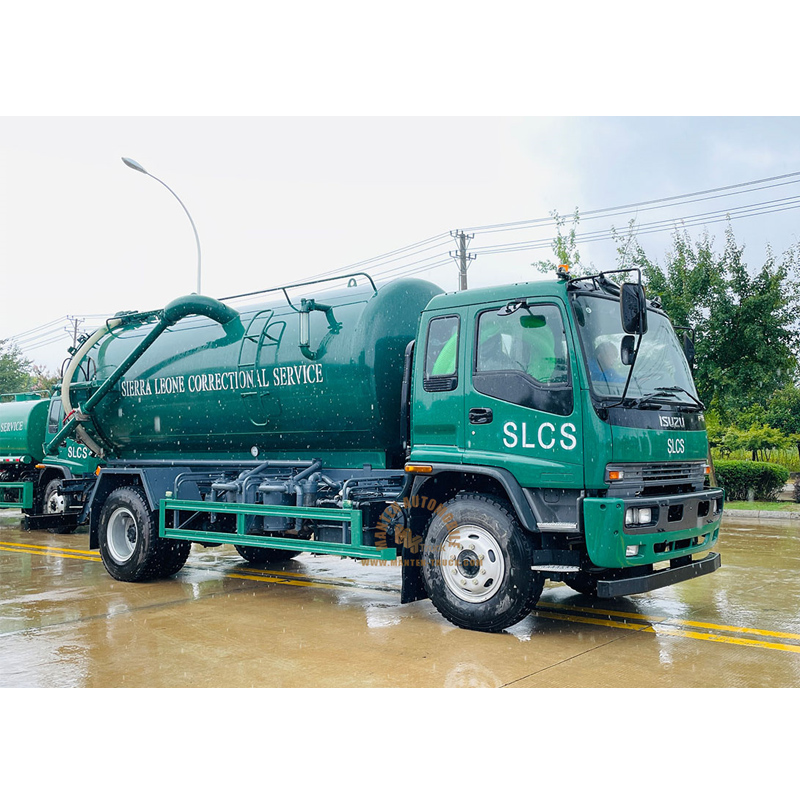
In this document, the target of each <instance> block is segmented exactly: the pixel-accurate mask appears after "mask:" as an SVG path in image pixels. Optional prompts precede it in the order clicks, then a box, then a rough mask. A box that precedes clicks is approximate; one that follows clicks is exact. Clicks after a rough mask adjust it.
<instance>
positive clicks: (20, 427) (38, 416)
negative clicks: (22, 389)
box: [0, 398, 49, 463]
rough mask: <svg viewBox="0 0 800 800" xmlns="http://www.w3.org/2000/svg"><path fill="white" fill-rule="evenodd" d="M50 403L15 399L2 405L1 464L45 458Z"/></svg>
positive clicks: (0, 425) (0, 424)
mask: <svg viewBox="0 0 800 800" xmlns="http://www.w3.org/2000/svg"><path fill="white" fill-rule="evenodd" d="M48 404H49V401H48V400H41V399H38V398H37V399H36V400H16V401H12V402H9V403H0V461H2V460H3V459H14V460H16V459H22V460H23V461H25V462H26V463H30V462H32V461H41V460H42V458H44V450H43V447H44V437H45V426H46V424H47V407H48Z"/></svg>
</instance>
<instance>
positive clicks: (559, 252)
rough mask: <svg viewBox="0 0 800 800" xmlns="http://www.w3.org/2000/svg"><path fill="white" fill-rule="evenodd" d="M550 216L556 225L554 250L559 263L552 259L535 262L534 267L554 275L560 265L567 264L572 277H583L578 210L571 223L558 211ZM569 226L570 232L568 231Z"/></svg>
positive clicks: (552, 212)
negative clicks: (578, 239)
mask: <svg viewBox="0 0 800 800" xmlns="http://www.w3.org/2000/svg"><path fill="white" fill-rule="evenodd" d="M550 215H551V216H552V217H553V219H554V220H555V223H556V236H555V239H553V242H552V248H553V255H555V257H556V259H557V261H556V262H555V263H554V262H553V261H552V260H551V259H544V260H540V261H534V262H533V266H534V267H536V269H538V270H539V271H540V272H546V273H549V274H553V273H555V271H556V268H557V267H558V266H559V265H560V264H567V265H569V268H570V270H569V271H570V274H571V275H581V274H582V273H583V264H582V263H581V254H580V251H579V249H578V241H577V237H578V225H580V221H581V217H580V213H579V212H578V209H577V208H576V209H575V211H574V213H573V215H572V220H571V221H570V220H569V218H567V217H562V216H561V215H560V214H559V213H558V212H557V211H551V212H550ZM568 225H569V230H566V228H567V226H568Z"/></svg>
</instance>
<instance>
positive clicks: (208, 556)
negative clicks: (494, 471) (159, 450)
mask: <svg viewBox="0 0 800 800" xmlns="http://www.w3.org/2000/svg"><path fill="white" fill-rule="evenodd" d="M18 519H19V517H18V516H16V515H13V514H11V513H10V512H0V687H249V686H259V687H470V686H472V687H501V686H507V687H520V688H522V687H550V688H552V687H762V686H763V687H796V686H800V522H798V521H796V520H769V521H767V520H749V519H741V518H737V519H733V518H731V519H727V520H725V522H724V523H723V532H722V535H721V537H720V546H719V552H720V553H721V554H722V562H723V567H722V569H720V570H719V571H717V572H716V573H714V574H712V575H709V576H706V577H702V578H698V579H696V580H693V581H689V582H687V583H683V584H677V585H675V586H671V587H666V588H664V589H659V590H657V591H655V592H651V593H649V594H644V595H637V596H634V597H630V598H623V599H617V600H593V599H588V598H585V597H583V596H581V595H579V594H576V593H575V592H573V591H572V590H571V589H569V588H567V587H566V586H564V585H563V584H553V583H548V584H546V586H545V591H544V594H543V595H542V599H541V601H540V603H539V605H538V606H537V609H536V610H535V611H534V613H533V614H532V615H531V616H529V617H528V618H527V619H525V620H523V621H522V622H520V623H519V624H518V625H516V626H514V627H513V628H512V629H510V630H509V631H507V632H505V633H502V634H481V633H475V632H472V631H465V630H460V629H458V628H455V627H453V626H452V625H450V624H449V623H448V622H447V621H446V620H444V619H443V618H442V617H441V616H439V614H438V613H437V612H436V610H435V609H434V608H433V606H432V605H431V603H430V602H429V601H423V602H418V603H412V604H410V605H405V606H401V605H400V595H399V586H400V571H399V568H396V567H380V566H363V565H362V564H361V563H359V562H354V561H351V560H342V559H339V558H336V557H332V556H309V555H305V556H300V557H299V558H296V559H293V560H289V561H286V562H284V563H283V564H281V565H279V566H277V567H271V568H269V569H254V568H250V567H249V566H248V565H247V564H246V562H244V561H242V559H241V558H239V556H238V555H237V553H236V552H235V550H234V549H233V548H232V547H228V546H225V547H220V548H214V549H203V548H201V547H198V546H197V545H194V546H193V549H192V554H191V556H190V558H189V561H188V563H187V565H186V567H184V569H183V570H181V572H179V573H178V575H177V576H175V577H174V578H172V579H169V580H166V581H161V582H156V583H146V584H126V583H118V582H116V581H114V580H112V579H111V578H110V577H109V576H108V575H107V573H106V572H105V569H104V568H103V566H102V563H101V562H100V557H99V554H98V552H97V551H90V550H88V535H87V534H85V533H77V534H72V535H68V536H58V535H54V534H49V533H44V532H35V533H25V532H23V531H21V530H19V528H18Z"/></svg>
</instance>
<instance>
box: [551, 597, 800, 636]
mask: <svg viewBox="0 0 800 800" xmlns="http://www.w3.org/2000/svg"><path fill="white" fill-rule="evenodd" d="M536 608H552V609H555V610H558V609H562V608H565V606H562V605H559V604H558V603H546V602H541V601H540V602H539V603H537V605H536ZM569 608H570V609H571V610H575V611H581V612H582V613H584V614H595V615H599V616H604V617H623V618H624V619H640V620H643V621H645V622H649V623H650V624H651V625H683V626H692V627H695V628H706V629H708V630H715V631H727V632H728V633H743V634H749V635H751V636H770V637H772V638H775V639H797V640H798V641H800V634H798V633H788V632H784V631H766V630H762V629H760V628H744V627H738V626H735V625H720V624H718V623H715V622H696V621H695V620H690V619H677V618H673V617H655V616H653V615H651V614H637V613H636V612H634V611H614V610H613V609H605V608H588V607H584V606H571V607H569Z"/></svg>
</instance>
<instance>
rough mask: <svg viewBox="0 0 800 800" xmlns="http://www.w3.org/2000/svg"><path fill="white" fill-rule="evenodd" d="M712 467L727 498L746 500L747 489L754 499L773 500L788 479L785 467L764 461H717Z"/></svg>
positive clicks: (787, 471)
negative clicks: (753, 493)
mask: <svg viewBox="0 0 800 800" xmlns="http://www.w3.org/2000/svg"><path fill="white" fill-rule="evenodd" d="M714 469H715V471H716V473H717V480H718V481H719V485H720V486H722V487H723V488H724V489H725V497H726V499H728V500H747V490H748V489H752V490H753V491H754V492H755V499H756V500H775V499H776V498H777V496H778V493H779V492H780V490H781V489H782V488H783V486H784V484H785V483H786V481H788V480H789V470H788V469H786V467H782V466H780V465H779V464H770V463H768V462H765V461H717V462H715V463H714Z"/></svg>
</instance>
